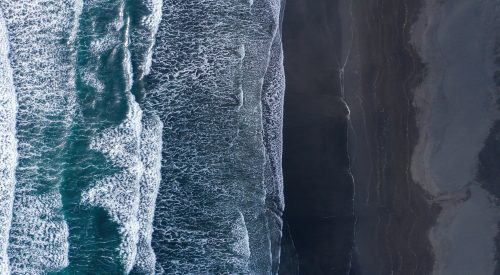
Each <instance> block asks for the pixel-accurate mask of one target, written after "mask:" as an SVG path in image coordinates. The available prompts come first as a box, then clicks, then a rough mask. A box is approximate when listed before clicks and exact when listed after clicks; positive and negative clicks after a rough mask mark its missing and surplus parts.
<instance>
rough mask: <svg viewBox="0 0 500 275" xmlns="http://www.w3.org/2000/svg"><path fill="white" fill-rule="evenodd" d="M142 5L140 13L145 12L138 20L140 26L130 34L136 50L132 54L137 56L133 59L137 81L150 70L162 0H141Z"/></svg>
mask: <svg viewBox="0 0 500 275" xmlns="http://www.w3.org/2000/svg"><path fill="white" fill-rule="evenodd" d="M142 5H143V6H142V7H141V8H143V10H142V12H145V15H144V16H142V17H141V18H140V26H137V27H136V28H134V30H132V34H131V40H132V47H134V48H135V49H137V51H136V52H134V54H135V55H137V56H134V57H133V58H134V60H136V61H137V62H138V66H137V68H136V70H137V73H138V76H139V77H138V78H139V79H142V78H143V77H144V76H146V75H148V74H149V71H150V68H151V58H152V55H153V47H154V44H155V37H156V33H157V32H158V27H159V25H160V21H161V16H162V6H163V0H143V1H142Z"/></svg>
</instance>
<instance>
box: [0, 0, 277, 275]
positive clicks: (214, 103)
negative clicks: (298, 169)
mask: <svg viewBox="0 0 500 275" xmlns="http://www.w3.org/2000/svg"><path fill="white" fill-rule="evenodd" d="M282 7H283V3H281V1H280V0H262V1H257V0H256V1H229V2H228V1H220V0H195V1H174V0H163V1H162V0H82V1H80V0H63V1H56V0H0V9H1V11H2V13H3V14H4V16H5V26H6V30H7V31H6V32H7V39H6V41H8V42H6V43H8V44H9V45H8V46H9V47H10V52H9V55H8V59H7V61H8V62H10V64H6V65H9V66H11V68H12V76H13V78H12V79H13V81H12V82H13V88H14V91H15V93H16V96H17V101H18V108H17V109H16V110H10V112H11V115H12V117H15V122H16V129H15V130H16V131H17V133H16V134H15V136H16V139H17V141H18V144H19V146H18V148H17V151H16V152H13V149H12V148H11V149H10V151H7V150H8V149H5V148H8V147H0V156H4V155H7V153H10V154H11V155H12V154H13V153H14V154H15V153H17V155H18V156H19V157H18V162H16V163H13V164H12V165H11V166H12V167H16V174H15V175H16V179H15V180H16V181H15V192H14V193H13V207H12V211H10V210H9V211H8V213H7V212H6V213H5V214H4V213H3V212H1V213H0V215H4V216H5V217H4V216H2V218H10V216H9V215H12V222H11V225H10V230H9V229H7V230H4V231H5V235H6V236H5V239H6V240H7V239H8V240H9V241H8V244H6V245H5V247H8V249H7V251H6V253H5V254H6V255H7V257H6V258H8V261H6V262H5V264H4V265H5V268H6V270H8V271H6V272H7V273H10V274H182V273H185V274H270V273H276V272H277V269H276V268H277V263H278V262H279V246H280V245H279V243H280V239H281V212H282V210H283V201H282V179H281V162H280V157H281V116H282V95H283V91H284V84H283V72H282V71H283V70H282V52H281V37H280V20H281V9H282ZM1 41H2V40H1V39H0V42H1ZM0 64H1V65H4V64H3V63H0ZM0 92H4V91H3V90H0ZM1 104H3V102H0V105H1ZM0 110H1V109H0ZM13 135H14V133H13ZM7 202H8V201H7ZM2 203H3V202H2ZM6 226H7V227H6V228H8V225H6ZM4 231H2V230H0V233H2V232H4ZM0 240H1V239H0ZM2 257H3V256H1V257H0V259H2ZM2 268H3V267H2Z"/></svg>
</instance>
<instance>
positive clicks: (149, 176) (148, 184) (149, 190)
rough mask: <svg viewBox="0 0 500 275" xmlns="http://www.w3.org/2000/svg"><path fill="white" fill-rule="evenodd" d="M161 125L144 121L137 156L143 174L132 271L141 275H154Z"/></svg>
mask: <svg viewBox="0 0 500 275" xmlns="http://www.w3.org/2000/svg"><path fill="white" fill-rule="evenodd" d="M162 129H163V123H162V122H161V121H160V119H159V118H158V117H157V116H155V115H153V116H150V117H144V118H143V125H142V132H141V147H140V151H141V152H140V155H141V160H142V163H143V165H144V173H143V174H142V178H141V181H140V204H139V212H138V220H139V240H138V244H137V256H136V260H135V268H136V269H137V270H138V271H139V272H140V273H141V274H154V270H155V263H156V256H155V253H154V251H153V248H152V247H151V237H152V233H153V217H154V211H155V205H156V197H157V195H158V189H159V187H160V180H161V173H160V172H161V148H162Z"/></svg>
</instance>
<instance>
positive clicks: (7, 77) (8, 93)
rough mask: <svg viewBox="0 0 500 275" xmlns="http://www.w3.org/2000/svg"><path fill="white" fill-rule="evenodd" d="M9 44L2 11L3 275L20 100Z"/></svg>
mask: <svg viewBox="0 0 500 275" xmlns="http://www.w3.org/2000/svg"><path fill="white" fill-rule="evenodd" d="M8 55H9V41H8V34H7V29H6V26H5V20H4V18H3V13H2V12H1V10H0V129H2V131H1V132H0V183H1V185H0V274H8V273H9V272H10V268H9V257H8V255H7V246H8V243H9V230H10V225H11V221H12V205H13V202H14V188H15V169H16V165H17V140H16V136H15V135H16V111H17V101H16V94H15V88H14V84H13V79H12V68H11V66H10V60H9V57H8Z"/></svg>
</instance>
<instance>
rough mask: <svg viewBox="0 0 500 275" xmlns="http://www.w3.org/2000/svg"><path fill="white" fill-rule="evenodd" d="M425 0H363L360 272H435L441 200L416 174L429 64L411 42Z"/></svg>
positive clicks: (348, 91)
mask: <svg viewBox="0 0 500 275" xmlns="http://www.w3.org/2000/svg"><path fill="white" fill-rule="evenodd" d="M420 4H421V3H420V1H414V0H406V1H401V0H389V1H387V0H383V1H382V0H371V1H355V2H353V6H352V13H353V33H354V35H353V37H354V41H353V48H352V51H351V58H350V62H349V63H348V67H347V69H346V80H345V83H346V84H345V85H346V88H345V95H346V99H347V102H348V104H349V107H350V110H351V124H352V132H351V133H352V134H351V136H350V137H351V138H350V141H351V148H352V150H350V153H351V156H352V166H353V176H354V179H355V186H356V196H355V209H356V217H357V223H356V238H355V246H356V249H355V251H356V254H355V255H356V257H357V262H358V263H359V265H358V267H357V274H369V275H372V274H382V275H385V274H405V275H410V274H429V273H430V272H431V270H432V267H433V254H432V249H431V244H430V241H429V238H428V236H427V235H428V231H429V229H430V227H431V225H432V223H433V222H434V221H435V217H436V215H437V212H438V209H439V207H437V206H436V205H435V204H432V203H430V202H429V201H428V198H427V196H426V193H425V192H424V190H423V189H422V188H421V187H420V186H419V185H418V184H416V183H415V182H414V181H413V180H412V177H411V175H410V166H411V154H412V151H413V148H414V146H415V144H416V141H417V137H418V131H417V127H416V119H415V112H416V110H415V108H414V106H413V105H412V101H413V90H414V89H415V87H417V85H418V84H419V83H420V81H421V79H422V77H423V73H424V66H423V64H422V62H421V60H420V58H419V57H418V56H417V55H416V52H415V50H414V49H413V48H412V46H411V45H410V31H411V26H412V23H413V22H415V20H416V19H417V15H418V11H419V8H420Z"/></svg>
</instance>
